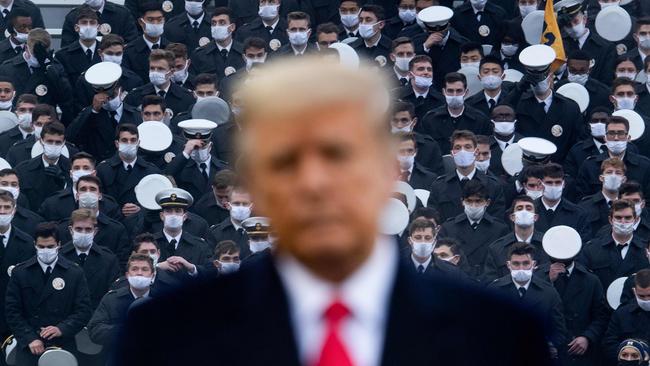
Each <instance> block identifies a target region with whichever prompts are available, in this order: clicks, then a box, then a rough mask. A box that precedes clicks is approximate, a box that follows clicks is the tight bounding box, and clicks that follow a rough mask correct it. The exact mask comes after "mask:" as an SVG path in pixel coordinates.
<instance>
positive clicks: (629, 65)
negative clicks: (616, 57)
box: [615, 61, 637, 74]
mask: <svg viewBox="0 0 650 366" xmlns="http://www.w3.org/2000/svg"><path fill="white" fill-rule="evenodd" d="M615 71H616V73H617V74H618V73H630V74H636V73H637V69H636V66H635V65H634V62H632V61H623V62H621V63H619V64H618V65H616V70H615Z"/></svg>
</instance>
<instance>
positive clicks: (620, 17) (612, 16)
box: [595, 6, 632, 42]
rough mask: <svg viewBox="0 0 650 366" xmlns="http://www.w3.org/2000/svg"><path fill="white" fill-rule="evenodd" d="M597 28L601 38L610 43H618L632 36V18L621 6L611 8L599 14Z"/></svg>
mask: <svg viewBox="0 0 650 366" xmlns="http://www.w3.org/2000/svg"><path fill="white" fill-rule="evenodd" d="M595 27H596V32H597V33H598V35H599V36H601V37H603V38H605V39H606V40H608V41H610V42H618V41H621V40H623V39H625V37H627V35H628V34H630V31H631V30H632V18H631V17H630V14H629V13H628V12H627V11H626V10H625V9H623V8H621V7H620V6H609V7H607V8H604V9H602V10H600V11H599V12H598V15H597V16H596V22H595Z"/></svg>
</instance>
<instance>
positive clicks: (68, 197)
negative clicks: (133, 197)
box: [38, 187, 122, 221]
mask: <svg viewBox="0 0 650 366" xmlns="http://www.w3.org/2000/svg"><path fill="white" fill-rule="evenodd" d="M77 208H79V203H78V202H77V201H76V200H75V198H74V195H73V194H72V187H67V188H66V189H64V190H61V191H59V192H57V193H56V194H55V195H54V196H52V197H49V198H48V199H46V200H45V201H44V202H43V204H42V205H41V207H40V208H39V209H38V213H39V215H41V216H43V218H44V219H45V220H47V221H61V220H66V219H68V218H70V214H71V213H72V211H74V210H76V209H77ZM99 211H100V212H102V213H103V214H105V215H106V216H108V217H110V218H111V219H113V220H121V219H122V211H121V207H120V206H119V205H118V204H117V202H116V201H115V199H114V198H113V197H111V196H109V195H107V194H103V195H102V199H101V200H99Z"/></svg>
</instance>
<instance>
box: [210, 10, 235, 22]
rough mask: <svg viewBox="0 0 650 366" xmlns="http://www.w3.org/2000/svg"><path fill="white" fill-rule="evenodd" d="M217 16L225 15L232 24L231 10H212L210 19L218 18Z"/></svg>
mask: <svg viewBox="0 0 650 366" xmlns="http://www.w3.org/2000/svg"><path fill="white" fill-rule="evenodd" d="M219 15H227V16H228V20H230V22H231V23H232V10H230V8H229V7H226V6H219V7H216V8H214V10H213V11H212V14H211V15H210V18H214V17H218V16H219Z"/></svg>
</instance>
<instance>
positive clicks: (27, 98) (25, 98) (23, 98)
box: [16, 94, 38, 105]
mask: <svg viewBox="0 0 650 366" xmlns="http://www.w3.org/2000/svg"><path fill="white" fill-rule="evenodd" d="M20 103H27V104H33V105H36V104H38V97H37V96H35V95H34V94H21V95H20V96H19V97H18V100H17V101H16V105H19V104H20Z"/></svg>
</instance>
